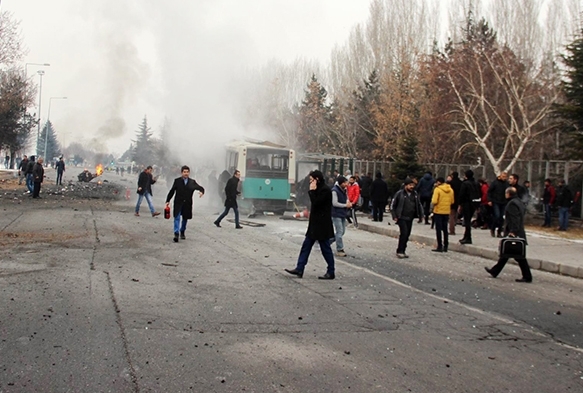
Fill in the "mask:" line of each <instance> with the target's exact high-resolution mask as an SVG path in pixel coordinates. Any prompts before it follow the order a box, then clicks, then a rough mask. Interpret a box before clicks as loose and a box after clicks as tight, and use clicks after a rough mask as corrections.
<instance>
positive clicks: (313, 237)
mask: <svg viewBox="0 0 583 393" xmlns="http://www.w3.org/2000/svg"><path fill="white" fill-rule="evenodd" d="M308 194H309V196H310V202H311V208H310V217H309V221H308V230H307V232H306V237H305V239H304V242H303V244H302V248H301V250H300V255H299V256H298V262H297V265H296V267H295V268H294V269H285V271H286V272H288V273H289V274H292V275H294V276H297V277H299V278H302V277H303V276H304V269H305V268H306V265H307V264H308V258H309V256H310V252H311V251H312V247H314V244H315V243H316V242H318V243H319V244H320V251H322V256H323V257H324V259H325V260H326V263H327V264H328V268H327V270H326V274H324V275H323V276H320V277H318V278H319V279H320V280H333V279H334V278H335V277H336V275H335V268H334V254H333V253H332V248H331V247H330V238H332V237H333V236H334V228H333V227H332V191H331V190H330V187H328V185H327V184H326V181H325V180H324V175H323V174H322V172H320V171H318V170H316V171H312V172H310V191H309V192H308Z"/></svg>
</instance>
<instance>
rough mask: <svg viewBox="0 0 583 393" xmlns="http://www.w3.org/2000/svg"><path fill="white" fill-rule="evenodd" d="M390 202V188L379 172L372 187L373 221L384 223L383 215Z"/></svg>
mask: <svg viewBox="0 0 583 393" xmlns="http://www.w3.org/2000/svg"><path fill="white" fill-rule="evenodd" d="M388 200H389V186H388V185H387V182H385V181H384V180H383V175H382V174H381V173H380V172H378V173H377V174H376V175H375V179H374V181H373V182H372V184H371V186H370V201H371V202H372V220H373V221H379V222H382V221H383V213H384V212H385V207H386V206H387V201H388Z"/></svg>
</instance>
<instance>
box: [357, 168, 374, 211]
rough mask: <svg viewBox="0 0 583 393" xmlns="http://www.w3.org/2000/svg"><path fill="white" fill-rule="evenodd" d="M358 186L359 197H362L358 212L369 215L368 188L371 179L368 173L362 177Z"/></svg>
mask: <svg viewBox="0 0 583 393" xmlns="http://www.w3.org/2000/svg"><path fill="white" fill-rule="evenodd" d="M358 185H359V186H360V196H361V197H362V206H361V208H360V211H362V212H363V213H366V214H368V213H370V209H369V202H370V187H371V185H372V177H371V174H370V173H367V174H366V175H362V177H361V178H360V181H359V182H358Z"/></svg>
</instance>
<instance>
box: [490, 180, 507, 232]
mask: <svg viewBox="0 0 583 393" xmlns="http://www.w3.org/2000/svg"><path fill="white" fill-rule="evenodd" d="M507 178H508V173H506V172H502V173H500V175H498V177H497V178H496V180H494V181H493V182H492V184H490V187H488V205H490V206H492V214H493V217H492V224H491V227H490V234H491V235H492V237H495V236H496V230H498V237H502V229H503V224H504V209H505V208H506V202H507V201H506V197H505V195H506V194H505V193H506V189H507V188H508V186H509V184H508V181H507V180H506V179H507Z"/></svg>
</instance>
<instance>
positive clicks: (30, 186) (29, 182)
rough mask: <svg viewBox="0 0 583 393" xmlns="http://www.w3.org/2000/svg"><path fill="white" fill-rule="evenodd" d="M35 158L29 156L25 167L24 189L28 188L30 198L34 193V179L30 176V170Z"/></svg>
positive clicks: (32, 167)
mask: <svg viewBox="0 0 583 393" xmlns="http://www.w3.org/2000/svg"><path fill="white" fill-rule="evenodd" d="M34 160H35V157H34V156H30V160H28V164H27V165H26V188H28V193H29V194H30V195H29V196H32V193H33V191H34V177H33V176H32V170H33V169H34V164H35V162H34Z"/></svg>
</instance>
